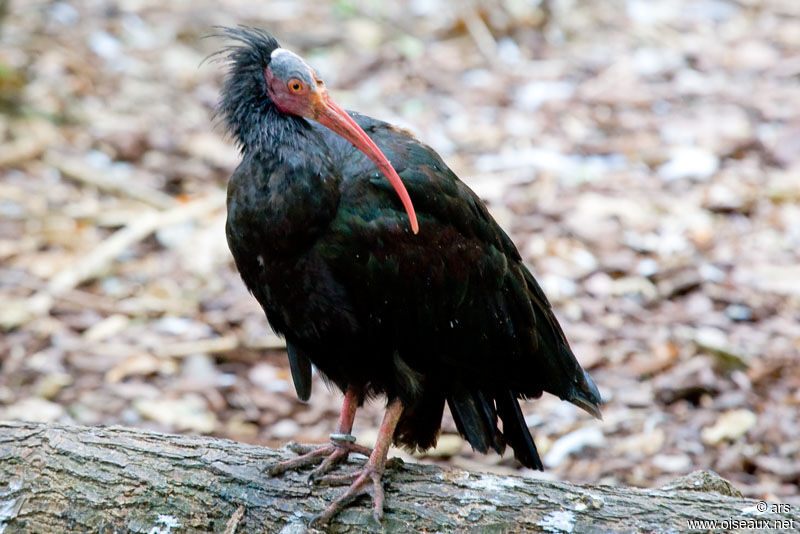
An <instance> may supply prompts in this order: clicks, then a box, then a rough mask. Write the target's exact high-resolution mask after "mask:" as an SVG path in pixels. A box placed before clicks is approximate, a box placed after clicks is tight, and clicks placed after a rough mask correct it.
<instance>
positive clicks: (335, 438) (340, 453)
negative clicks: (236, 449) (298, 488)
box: [267, 434, 372, 482]
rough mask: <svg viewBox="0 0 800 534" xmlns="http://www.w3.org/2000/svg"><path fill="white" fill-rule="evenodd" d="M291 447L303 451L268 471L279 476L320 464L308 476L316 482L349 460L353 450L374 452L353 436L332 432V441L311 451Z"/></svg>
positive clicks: (366, 454)
mask: <svg viewBox="0 0 800 534" xmlns="http://www.w3.org/2000/svg"><path fill="white" fill-rule="evenodd" d="M293 445H294V444H293ZM289 448H290V449H291V450H294V451H295V452H299V453H301V455H300V456H298V457H297V458H292V459H291V460H285V461H283V462H280V463H278V464H276V465H274V466H273V467H271V468H270V469H269V470H268V471H267V473H268V474H269V475H270V476H277V475H280V474H282V473H285V472H286V471H296V470H299V469H302V468H304V467H307V466H309V465H315V464H319V465H318V466H317V467H316V468H315V469H314V470H313V471H311V474H309V476H308V478H309V480H311V481H312V482H316V481H317V480H319V479H320V478H321V477H322V476H323V475H325V474H326V473H328V472H330V471H331V470H332V469H333V468H334V467H336V466H337V465H338V464H340V463H342V462H343V461H345V460H347V457H348V456H349V455H350V453H351V452H357V453H359V454H363V455H365V456H369V455H370V454H371V453H372V451H371V450H370V449H368V448H367V447H364V446H362V445H358V444H357V443H355V438H353V436H350V435H342V434H331V441H330V443H328V444H327V445H323V446H322V447H319V448H317V449H313V450H310V451H309V450H308V449H307V448H302V449H301V448H300V447H297V446H296V445H295V446H294V447H292V446H290V447H289Z"/></svg>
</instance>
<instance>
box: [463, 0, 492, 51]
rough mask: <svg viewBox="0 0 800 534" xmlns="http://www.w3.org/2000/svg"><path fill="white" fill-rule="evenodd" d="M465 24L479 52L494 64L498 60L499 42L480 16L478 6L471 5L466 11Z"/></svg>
mask: <svg viewBox="0 0 800 534" xmlns="http://www.w3.org/2000/svg"><path fill="white" fill-rule="evenodd" d="M464 24H466V26H467V31H468V32H469V34H470V36H472V39H473V40H474V41H475V44H476V45H477V47H478V50H480V51H481V54H483V57H485V58H486V60H487V61H491V62H494V60H495V59H496V58H497V41H495V40H494V36H493V35H492V32H490V31H489V28H487V27H486V23H485V22H483V19H481V18H480V16H478V7H477V5H470V6H469V7H467V9H465V10H464Z"/></svg>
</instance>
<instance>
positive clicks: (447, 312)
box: [220, 29, 600, 468]
mask: <svg viewBox="0 0 800 534" xmlns="http://www.w3.org/2000/svg"><path fill="white" fill-rule="evenodd" d="M229 35H230V36H231V37H233V38H234V39H236V40H238V41H240V42H241V43H242V46H237V47H233V48H232V49H231V55H230V57H231V58H232V71H231V73H232V74H231V75H230V76H229V78H228V80H227V82H226V88H225V90H224V92H223V100H222V103H221V106H220V112H221V113H222V115H223V116H224V117H225V119H226V121H227V124H228V127H229V129H230V130H231V131H232V132H233V133H234V135H235V136H236V137H237V139H238V140H239V142H240V144H241V146H242V149H243V161H242V163H241V165H240V166H239V167H238V168H237V170H236V172H235V173H234V175H233V176H232V177H231V180H230V182H229V187H228V221H227V227H226V231H227V238H228V243H229V246H230V249H231V251H232V253H233V256H234V258H235V261H236V266H237V268H238V269H239V271H240V273H241V275H242V278H243V279H244V281H245V283H246V284H247V287H248V288H249V289H250V291H251V292H252V293H253V295H254V296H255V297H256V298H257V299H258V301H259V303H260V304H261V306H262V307H263V309H264V311H265V313H266V315H267V318H268V320H269V322H270V324H271V325H272V327H273V328H274V329H275V330H276V331H277V332H279V333H280V334H282V335H284V336H285V337H286V342H287V348H288V352H289V357H290V362H291V364H292V373H293V378H294V381H295V385H296V388H297V391H298V394H299V396H300V397H301V398H307V397H308V395H309V394H310V380H311V374H310V373H311V369H310V365H309V362H311V363H313V364H314V365H315V366H316V367H317V368H318V369H319V371H320V372H321V373H322V374H323V375H324V376H326V377H327V378H328V379H330V380H331V381H332V382H333V383H334V384H336V385H337V386H338V387H339V388H340V389H342V391H345V392H348V398H351V397H352V400H353V401H354V402H357V403H358V404H360V403H361V402H363V401H364V400H365V399H366V398H369V397H375V396H381V395H382V396H385V397H386V398H387V400H388V402H389V404H390V405H396V406H397V417H398V418H399V421H398V422H397V423H396V427H393V428H391V429H390V431H391V435H390V436H388V437H389V438H393V440H394V441H395V442H396V443H398V444H401V445H404V446H407V447H410V448H419V449H426V448H428V447H431V446H432V445H434V444H435V442H436V438H437V436H438V433H439V428H440V425H441V420H442V414H443V410H444V406H445V404H449V407H450V411H451V413H452V415H453V418H454V420H455V422H456V426H457V428H458V430H459V432H460V433H461V434H462V435H464V436H465V437H466V439H467V440H468V441H469V442H470V444H471V445H472V446H473V447H474V448H475V449H476V450H479V451H481V452H486V451H488V449H490V448H493V449H495V450H497V451H498V452H502V450H503V449H504V448H505V446H506V445H510V446H511V447H512V448H513V449H514V452H515V456H516V457H517V459H518V460H519V461H520V462H521V463H522V464H523V465H526V466H528V467H533V468H541V461H540V460H539V457H538V454H537V452H536V448H535V445H534V443H533V440H532V438H531V436H530V433H529V431H528V429H527V427H526V426H525V423H524V419H523V417H522V413H521V411H520V408H519V404H518V400H517V399H520V398H529V397H538V396H539V395H541V394H542V392H543V391H548V392H550V393H552V394H554V395H557V396H559V397H560V398H562V399H566V400H570V401H572V402H574V403H575V404H578V405H579V406H581V407H583V408H585V409H587V410H588V411H590V412H593V413H597V406H598V404H599V403H600V398H599V395H598V394H597V390H596V388H595V386H594V384H593V383H592V382H591V379H589V378H588V375H586V374H585V373H584V371H583V370H582V369H581V368H580V366H579V364H578V363H577V361H576V359H575V357H574V356H573V354H572V352H571V350H570V348H569V345H568V343H567V341H566V338H565V336H564V334H563V332H562V330H561V328H560V326H559V324H558V322H557V320H556V318H555V316H554V315H553V311H552V309H551V307H550V304H549V303H548V301H547V298H546V297H545V295H544V293H543V292H542V290H541V288H540V287H539V285H538V284H537V283H536V281H535V280H534V278H533V276H532V275H531V273H530V271H529V270H528V269H527V268H526V267H525V265H524V264H523V262H522V260H521V258H520V255H519V253H518V251H517V249H516V247H515V246H514V244H513V243H512V242H511V240H510V239H509V237H508V236H507V235H506V234H505V232H504V231H503V230H502V229H501V228H500V227H499V225H498V224H497V223H496V222H495V221H494V219H493V218H492V217H491V215H490V214H489V213H488V211H487V209H486V207H485V205H484V204H483V202H482V201H481V200H480V199H479V198H478V197H477V196H476V195H475V194H474V193H473V192H472V191H471V190H470V189H469V188H468V187H467V186H466V185H465V184H464V183H463V182H461V181H460V180H459V179H458V178H457V177H456V176H455V174H454V173H453V172H452V171H451V170H450V169H449V168H448V167H447V165H446V164H445V163H444V162H443V161H442V160H441V158H440V157H439V156H438V155H437V154H436V153H435V152H434V151H433V150H432V149H431V148H430V147H428V146H426V145H424V144H422V143H421V142H419V141H418V140H417V139H415V138H414V137H413V136H411V135H410V134H409V133H408V132H406V131H404V130H401V129H398V128H395V127H393V126H391V125H389V124H387V123H384V122H381V121H378V120H375V119H371V118H369V117H366V116H361V115H358V114H355V113H350V117H351V118H352V119H353V120H354V121H355V123H357V125H358V127H360V130H363V132H365V133H366V135H368V136H369V138H371V140H372V141H373V142H374V143H375V145H377V149H376V150H379V152H380V153H382V155H385V157H386V159H388V161H389V162H390V163H391V166H392V167H393V168H394V170H395V171H396V172H397V175H399V177H400V179H402V184H404V185H405V189H406V190H407V191H408V196H409V197H410V201H411V203H413V210H410V209H409V207H408V206H407V205H405V201H404V202H402V203H401V200H400V199H399V198H398V194H401V192H400V191H399V190H398V186H397V185H396V183H395V182H391V183H390V179H391V178H390V176H389V175H388V174H387V171H386V170H385V168H381V167H380V165H379V166H377V167H376V163H377V162H376V159H375V157H374V156H372V155H369V152H368V150H366V149H363V148H362V147H359V148H356V147H355V146H354V145H353V144H352V143H353V142H354V141H352V139H351V140H348V139H344V138H343V137H341V135H342V134H341V133H340V132H338V131H337V132H336V133H335V132H334V131H332V130H331V129H329V128H326V127H325V126H322V125H320V124H319V123H317V122H314V121H311V120H306V119H305V118H303V117H299V116H297V115H295V114H291V113H285V112H283V111H281V109H280V107H279V106H276V104H275V103H274V101H276V100H277V101H281V100H280V99H281V98H283V97H282V96H281V95H280V94H275V91H276V89H275V87H274V86H273V85H271V84H272V83H273V82H272V80H273V79H274V78H276V77H277V78H280V74H281V71H280V70H279V69H278V67H276V66H273V67H270V59H269V58H272V59H274V58H275V57H278V56H279V57H280V59H282V60H287V61H288V57H287V56H284V55H281V54H279V53H278V52H276V50H282V49H279V48H277V43H276V42H274V40H272V39H271V38H270V37H269V36H268V35H266V34H263V33H261V32H258V31H255V30H249V29H239V30H231V31H229ZM295 57H296V56H295ZM298 59H299V58H298ZM250 67H252V68H250ZM270 68H272V70H273V71H275V72H271V71H270ZM287 68H288V67H287ZM291 68H294V69H295V70H293V71H291V72H294V73H295V74H291V73H290V74H291V75H292V76H294V75H296V68H297V67H296V65H294V64H292V67H291ZM265 69H266V72H267V76H266V77H265V75H264V74H263V73H264V71H265ZM276 73H277V74H276ZM287 77H288V75H287ZM291 79H292V80H295V79H296V78H291ZM280 80H283V78H280ZM317 84H318V85H319V84H321V82H319V81H317ZM309 85H313V82H309ZM280 87H282V86H280ZM270 96H271V97H272V98H270ZM248 99H249V100H248ZM281 102H282V101H281ZM286 107H291V106H290V105H289V104H287V105H286ZM339 109H340V108H339ZM342 113H343V112H342ZM303 114H304V115H306V116H311V117H313V116H314V115H313V113H312V112H308V114H307V113H305V112H304V113H303ZM348 133H349V131H348ZM337 134H338V135H337ZM362 151H363V152H362ZM365 153H366V154H367V155H365ZM385 175H386V176H385ZM387 178H389V179H387ZM400 188H402V185H401V186H400ZM396 191H397V193H396ZM414 211H415V212H416V216H417V217H418V222H419V232H418V233H415V232H414V231H412V227H413V225H414V224H416V220H415V219H414V220H412V226H410V225H409V217H413V214H414ZM393 403H394V404H393ZM347 406H348V405H347V402H346V404H345V409H344V410H343V417H344V412H345V411H347ZM352 410H353V413H354V411H355V408H352ZM498 419H499V420H500V421H502V430H501V428H500V426H499V425H498ZM350 424H352V418H351V420H350ZM340 426H341V423H340ZM347 426H348V425H346V424H345V425H344V427H345V428H344V430H346V431H347V432H349V428H346V427H347Z"/></svg>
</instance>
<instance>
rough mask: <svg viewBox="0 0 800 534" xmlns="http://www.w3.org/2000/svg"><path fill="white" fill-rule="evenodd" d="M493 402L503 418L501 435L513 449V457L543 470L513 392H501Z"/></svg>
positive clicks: (533, 467)
mask: <svg viewBox="0 0 800 534" xmlns="http://www.w3.org/2000/svg"><path fill="white" fill-rule="evenodd" d="M495 402H496V403H497V413H498V415H499V416H500V419H502V420H503V435H504V436H505V439H506V441H507V442H508V444H509V445H511V448H512V449H514V457H515V458H516V459H517V460H518V461H519V463H521V464H522V465H524V466H525V467H530V468H531V469H538V470H539V471H543V470H544V466H543V465H542V460H541V458H539V451H537V450H536V444H535V443H534V442H533V437H532V436H531V433H530V431H529V430H528V426H527V425H526V424H525V418H524V417H523V415H522V410H520V407H519V402H517V399H516V398H515V396H514V393H512V392H511V391H505V392H502V393H500V394H499V395H498V396H497V398H496V399H495Z"/></svg>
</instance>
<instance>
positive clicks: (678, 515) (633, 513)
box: [0, 422, 800, 534]
mask: <svg viewBox="0 0 800 534" xmlns="http://www.w3.org/2000/svg"><path fill="white" fill-rule="evenodd" d="M292 454H293V453H292V452H291V451H289V450H288V449H286V448H284V449H281V450H277V451H276V450H271V449H267V448H264V447H257V446H253V445H246V444H242V443H236V442H233V441H228V440H221V439H215V438H210V437H197V436H176V435H167V434H158V433H153V432H144V431H139V430H129V429H123V428H88V427H80V426H66V425H51V424H37V423H3V422H0V533H3V534H11V533H17V532H59V533H60V532H81V533H83V532H108V533H111V532H143V533H148V534H165V533H170V534H179V533H181V534H182V533H189V532H219V533H225V534H233V533H235V532H238V533H256V532H269V533H274V532H280V533H282V534H291V533H293V534H299V533H302V532H308V530H307V529H306V527H305V525H306V524H307V523H308V521H309V519H310V518H311V517H312V516H314V515H315V514H317V513H319V512H320V511H321V510H323V508H324V507H325V504H326V503H328V502H330V501H332V500H333V499H334V498H335V496H337V495H338V494H339V493H340V492H342V491H343V488H327V487H316V486H309V485H308V484H307V482H306V479H305V476H306V474H305V473H287V474H286V475H284V476H281V477H278V478H270V477H268V476H267V475H266V474H265V469H266V468H267V466H269V465H271V464H273V463H275V462H277V461H279V460H281V459H285V458H288V457H290V456H292ZM360 462H363V459H355V460H353V461H352V462H351V464H352V463H360ZM352 467H353V466H352V465H346V466H344V467H343V469H348V468H352ZM385 480H386V481H387V493H386V517H385V519H384V522H383V531H384V532H657V533H660V532H663V533H666V532H675V531H681V532H684V531H687V530H692V529H691V528H690V526H689V523H688V521H689V520H696V519H700V520H703V519H705V520H712V521H714V520H716V521H720V522H722V521H726V520H750V521H753V520H759V521H768V522H769V525H767V526H768V527H769V528H766V529H759V531H767V532H768V531H770V529H772V530H773V531H775V532H778V531H780V530H781V529H782V528H783V527H784V526H791V524H792V523H791V522H793V528H797V527H798V526H800V514H798V512H797V511H796V510H790V509H788V507H787V506H785V505H777V504H768V507H769V508H770V509H769V510H767V512H766V513H760V512H759V506H760V505H759V503H758V501H753V500H748V499H744V498H742V497H741V495H739V494H738V492H737V491H736V490H735V489H733V488H732V487H731V486H730V484H728V483H727V482H726V481H724V480H723V479H721V478H719V477H718V476H717V475H715V474H713V473H708V472H705V473H695V474H692V475H689V476H688V477H685V478H683V479H679V480H677V481H675V482H674V483H673V484H671V485H670V486H668V487H665V488H661V489H634V488H619V487H609V486H578V485H572V484H567V483H565V482H551V481H543V480H531V479H524V478H519V477H501V476H496V475H488V474H480V473H468V472H466V471H461V470H451V469H442V468H439V467H434V466H427V465H411V464H404V465H400V466H398V467H397V468H395V469H391V470H389V471H387V475H386V476H385ZM776 512H779V513H776ZM371 514H372V510H371V506H370V505H369V504H368V503H366V502H359V503H357V504H356V505H354V506H352V507H351V508H349V509H347V510H346V511H344V512H343V513H342V514H341V515H340V516H339V517H337V518H336V520H335V521H334V523H333V524H332V525H331V527H330V530H329V532H359V533H360V532H381V527H379V526H378V525H376V524H375V523H374V522H373V519H372V515H371ZM777 521H784V522H785V523H776V522H777ZM719 528H720V529H721V530H734V529H735V527H732V528H727V529H726V528H725V527H724V525H723V526H720V527H719ZM694 530H696V531H709V530H713V529H712V528H711V527H696V528H695V529H694Z"/></svg>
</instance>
